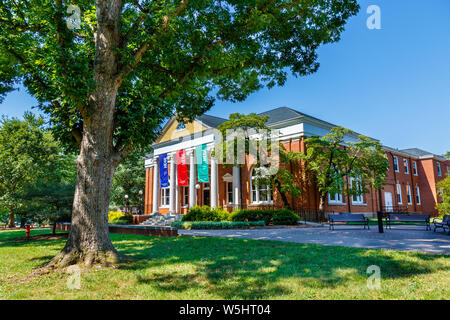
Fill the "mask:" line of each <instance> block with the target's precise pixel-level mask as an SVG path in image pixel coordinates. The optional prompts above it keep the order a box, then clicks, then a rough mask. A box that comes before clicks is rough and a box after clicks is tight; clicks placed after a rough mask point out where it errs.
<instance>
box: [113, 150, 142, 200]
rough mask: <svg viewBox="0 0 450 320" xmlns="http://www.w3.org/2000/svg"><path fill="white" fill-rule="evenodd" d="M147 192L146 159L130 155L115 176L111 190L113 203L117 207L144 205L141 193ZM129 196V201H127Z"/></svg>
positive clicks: (137, 155)
mask: <svg viewBox="0 0 450 320" xmlns="http://www.w3.org/2000/svg"><path fill="white" fill-rule="evenodd" d="M144 190H145V169H144V159H143V158H142V156H140V155H139V154H137V153H133V154H132V155H130V156H129V157H128V158H127V159H126V160H125V161H124V162H123V163H121V164H120V165H119V166H118V167H117V170H116V172H115V174H114V179H113V182H112V188H111V203H112V204H114V205H116V206H125V205H127V204H128V203H127V202H129V203H131V204H140V205H141V204H142V201H143V199H142V195H141V194H140V193H139V192H140V191H144ZM125 195H128V197H129V198H128V201H127V200H125Z"/></svg>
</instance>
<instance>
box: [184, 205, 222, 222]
mask: <svg viewBox="0 0 450 320" xmlns="http://www.w3.org/2000/svg"><path fill="white" fill-rule="evenodd" d="M229 220H230V213H229V212H228V211H226V210H224V209H222V208H219V207H216V208H214V209H211V208H210V207H209V206H202V207H201V206H194V207H193V208H191V209H190V210H189V211H188V213H187V214H186V215H184V216H183V218H182V221H215V222H218V221H229Z"/></svg>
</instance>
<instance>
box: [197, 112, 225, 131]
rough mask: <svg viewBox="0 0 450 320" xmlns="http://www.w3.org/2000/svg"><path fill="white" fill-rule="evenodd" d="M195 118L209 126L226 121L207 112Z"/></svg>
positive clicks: (216, 125) (212, 126)
mask: <svg viewBox="0 0 450 320" xmlns="http://www.w3.org/2000/svg"><path fill="white" fill-rule="evenodd" d="M196 119H197V120H199V121H201V122H202V123H203V124H205V125H206V126H208V127H211V128H217V127H218V126H220V125H221V124H222V123H224V122H225V121H227V119H224V118H219V117H214V116H210V115H208V114H204V115H201V116H199V117H197V118H196Z"/></svg>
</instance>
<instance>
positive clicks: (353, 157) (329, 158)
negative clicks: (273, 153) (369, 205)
mask: <svg viewBox="0 0 450 320" xmlns="http://www.w3.org/2000/svg"><path fill="white" fill-rule="evenodd" d="M352 136H353V137H355V136H356V134H355V133H354V132H353V131H352V130H350V129H345V128H343V127H334V128H332V129H331V131H330V133H328V134H326V135H324V136H322V137H318V136H313V137H310V138H307V139H306V140H305V143H306V146H307V152H306V155H305V156H304V157H303V160H305V161H306V165H307V168H308V170H310V171H312V172H313V173H314V175H315V177H316V182H317V186H318V188H319V191H320V193H321V194H322V197H326V196H327V195H328V194H329V193H330V194H335V193H342V192H343V191H345V193H346V194H347V195H349V196H351V195H361V194H364V193H368V192H369V190H368V189H367V186H370V187H372V188H373V189H381V188H382V187H383V186H384V184H385V178H386V175H387V170H388V168H389V163H388V160H387V157H386V154H385V153H384V151H383V148H382V146H381V144H380V142H379V141H375V140H372V139H370V138H368V137H366V136H363V135H359V136H358V138H357V140H356V139H350V137H352ZM355 140H356V141H355ZM352 179H354V181H357V183H353V184H351V180H352Z"/></svg>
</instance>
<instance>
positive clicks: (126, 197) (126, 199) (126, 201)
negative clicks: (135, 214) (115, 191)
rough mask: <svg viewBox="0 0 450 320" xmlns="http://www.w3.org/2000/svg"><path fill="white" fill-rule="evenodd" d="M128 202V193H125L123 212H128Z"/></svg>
mask: <svg viewBox="0 0 450 320" xmlns="http://www.w3.org/2000/svg"><path fill="white" fill-rule="evenodd" d="M129 205H130V202H129V201H128V195H127V194H126V195H125V213H129V212H130V211H129V210H130V208H129Z"/></svg>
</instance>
